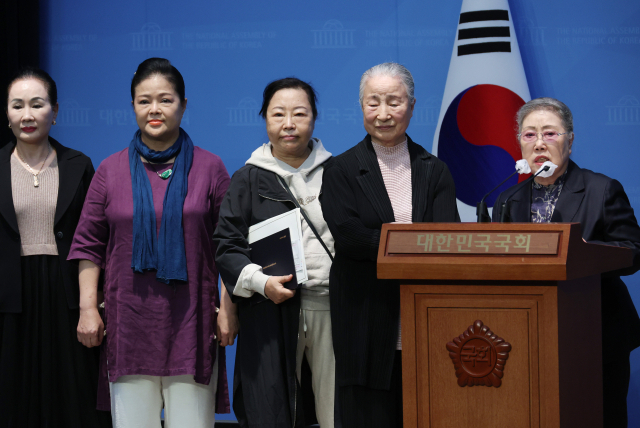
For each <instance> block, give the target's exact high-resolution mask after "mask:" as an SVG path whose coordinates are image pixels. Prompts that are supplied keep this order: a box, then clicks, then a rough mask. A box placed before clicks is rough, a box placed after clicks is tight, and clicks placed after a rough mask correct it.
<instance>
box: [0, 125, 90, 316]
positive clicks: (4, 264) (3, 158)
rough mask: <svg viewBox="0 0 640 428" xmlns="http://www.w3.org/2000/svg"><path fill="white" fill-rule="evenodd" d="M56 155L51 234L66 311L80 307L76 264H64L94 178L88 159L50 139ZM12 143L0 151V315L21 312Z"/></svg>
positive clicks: (18, 243) (13, 144)
mask: <svg viewBox="0 0 640 428" xmlns="http://www.w3.org/2000/svg"><path fill="white" fill-rule="evenodd" d="M49 141H50V142H51V145H52V146H53V148H54V149H55V150H56V152H57V156H58V173H59V180H60V184H59V190H58V200H57V203H56V213H55V220H54V229H53V232H54V234H55V237H56V243H57V244H58V255H59V258H60V269H61V273H62V278H63V280H64V285H65V290H66V293H67V303H68V305H69V309H76V308H78V306H79V304H80V290H79V286H78V265H77V264H75V263H72V262H68V261H67V256H68V255H69V248H70V247H71V241H72V240H73V234H74V232H75V230H76V226H77V225H78V220H79V219H80V212H81V211H82V205H83V204H84V198H85V196H86V194H87V190H88V189H89V184H90V183H91V179H92V178H93V174H94V172H95V171H94V169H93V164H92V163H91V159H89V158H88V157H87V156H85V155H84V154H82V153H80V152H79V151H77V150H73V149H69V148H67V147H64V146H63V145H61V144H60V143H58V142H57V141H56V140H54V139H53V138H51V137H49ZM15 146H16V143H15V141H13V142H11V143H9V144H7V145H6V146H4V147H2V149H0V275H1V276H2V280H0V312H10V313H19V312H22V272H21V271H20V233H19V231H18V220H17V219H16V212H15V209H14V207H13V196H12V192H11V153H12V152H13V149H14V148H15Z"/></svg>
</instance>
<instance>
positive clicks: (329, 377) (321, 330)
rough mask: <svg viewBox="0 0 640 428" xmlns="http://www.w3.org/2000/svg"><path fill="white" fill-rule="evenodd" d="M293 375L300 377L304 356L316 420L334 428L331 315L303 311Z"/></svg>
mask: <svg viewBox="0 0 640 428" xmlns="http://www.w3.org/2000/svg"><path fill="white" fill-rule="evenodd" d="M298 332H299V334H298V349H297V352H296V374H297V375H298V381H300V378H301V367H302V358H303V356H304V355H306V356H307V361H308V362H309V367H310V368H311V383H312V385H311V386H312V388H313V394H314V395H315V405H316V417H317V418H318V423H319V424H320V427H321V428H333V407H334V398H335V378H336V359H335V356H334V355H333V339H332V336H331V313H330V312H329V311H328V310H320V311H313V310H305V309H303V310H302V313H301V316H300V325H299V330H298Z"/></svg>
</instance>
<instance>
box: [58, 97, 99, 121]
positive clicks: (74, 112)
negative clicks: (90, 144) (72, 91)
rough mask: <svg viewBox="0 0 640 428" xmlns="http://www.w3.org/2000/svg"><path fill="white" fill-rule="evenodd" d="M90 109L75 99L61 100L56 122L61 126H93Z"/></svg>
mask: <svg viewBox="0 0 640 428" xmlns="http://www.w3.org/2000/svg"><path fill="white" fill-rule="evenodd" d="M89 110H90V109H88V108H82V107H80V105H79V104H78V102H77V101H75V100H65V101H61V102H60V110H59V111H58V117H57V118H56V122H57V123H58V125H59V126H91V123H89Z"/></svg>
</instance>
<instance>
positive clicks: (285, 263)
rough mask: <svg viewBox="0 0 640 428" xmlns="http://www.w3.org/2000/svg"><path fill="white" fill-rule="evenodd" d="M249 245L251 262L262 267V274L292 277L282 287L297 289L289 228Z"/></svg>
mask: <svg viewBox="0 0 640 428" xmlns="http://www.w3.org/2000/svg"><path fill="white" fill-rule="evenodd" d="M249 245H250V248H251V262H252V263H255V264H257V265H259V266H262V273H264V274H265V275H271V276H284V275H289V274H291V275H293V279H292V280H291V281H289V282H286V283H284V284H283V285H284V286H285V287H286V288H288V289H290V290H295V289H296V288H298V281H297V280H296V265H295V262H294V261H293V249H292V248H291V232H290V231H289V228H286V229H283V230H281V231H279V232H276V233H274V234H273V235H269V236H267V237H264V238H262V239H260V240H258V241H255V242H253V243H251V244H249Z"/></svg>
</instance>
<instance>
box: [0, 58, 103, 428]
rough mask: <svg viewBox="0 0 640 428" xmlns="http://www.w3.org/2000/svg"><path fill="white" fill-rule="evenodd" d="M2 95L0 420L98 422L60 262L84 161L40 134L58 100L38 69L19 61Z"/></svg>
mask: <svg viewBox="0 0 640 428" xmlns="http://www.w3.org/2000/svg"><path fill="white" fill-rule="evenodd" d="M7 100H8V104H7V110H6V111H7V116H8V118H9V126H10V128H11V129H12V130H13V133H14V135H15V137H16V139H15V140H14V141H12V142H10V143H9V144H7V145H5V146H4V147H3V148H2V149H0V277H1V278H2V280H0V427H45V426H47V427H77V428H85V427H108V426H110V425H111V418H110V416H109V414H108V413H104V412H98V411H97V410H96V394H97V379H98V355H97V354H96V350H92V349H88V348H85V347H84V346H82V344H80V343H79V342H78V340H77V335H76V327H77V324H78V319H79V310H78V304H79V289H78V267H77V265H74V264H72V263H69V262H67V255H68V253H69V248H70V246H71V240H72V239H73V234H74V231H75V228H76V225H77V223H78V219H79V218H80V211H81V210H82V205H83V203H84V198H85V194H86V192H87V189H88V187H89V183H90V182H91V178H92V177H93V173H94V169H93V165H92V164H91V160H90V159H89V158H88V157H87V156H85V155H83V154H82V153H80V152H78V151H76V150H72V149H69V148H66V147H64V146H62V145H61V144H60V143H58V142H57V141H55V140H54V139H53V138H51V137H49V130H50V128H51V125H52V124H55V123H56V122H55V119H56V116H57V113H58V103H57V91H56V85H55V82H54V81H53V80H52V79H51V77H50V76H49V75H48V74H47V73H45V72H44V71H42V70H39V69H37V68H25V69H23V70H21V71H20V72H19V73H18V74H17V75H16V76H15V77H14V78H13V79H12V80H11V84H10V85H9V88H8V94H7Z"/></svg>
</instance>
